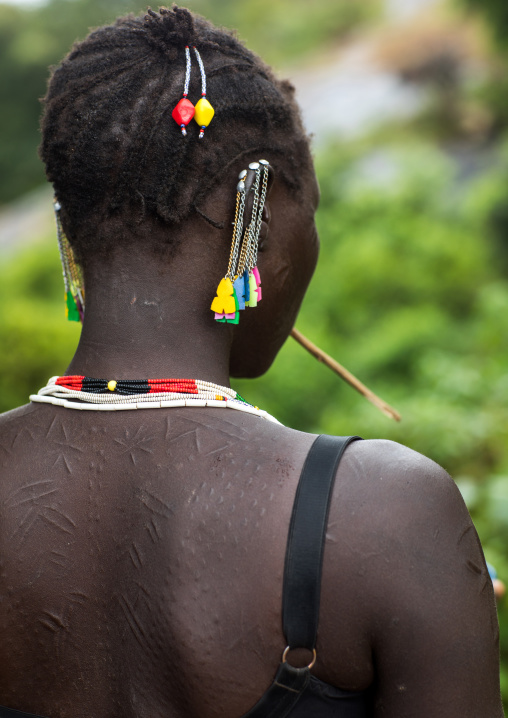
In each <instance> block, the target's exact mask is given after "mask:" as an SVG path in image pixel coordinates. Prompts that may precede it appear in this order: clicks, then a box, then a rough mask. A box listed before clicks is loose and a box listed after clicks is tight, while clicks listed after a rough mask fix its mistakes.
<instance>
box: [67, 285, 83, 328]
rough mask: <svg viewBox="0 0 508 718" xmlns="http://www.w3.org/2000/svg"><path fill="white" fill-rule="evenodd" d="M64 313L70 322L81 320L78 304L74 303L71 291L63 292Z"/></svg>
mask: <svg viewBox="0 0 508 718" xmlns="http://www.w3.org/2000/svg"><path fill="white" fill-rule="evenodd" d="M65 313H66V315H67V319H68V320H69V321H70V322H80V321H81V317H80V315H79V310H78V306H77V304H76V300H75V299H74V297H73V296H72V292H66V293H65Z"/></svg>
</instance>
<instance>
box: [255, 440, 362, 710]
mask: <svg viewBox="0 0 508 718" xmlns="http://www.w3.org/2000/svg"><path fill="white" fill-rule="evenodd" d="M359 438H360V437H359V436H347V437H336V436H325V435H321V436H318V437H317V439H316V440H315V442H314V443H313V444H312V447H311V449H310V451H309V453H308V455H307V459H306V460H305V464H304V466H303V469H302V473H301V476H300V481H299V483H298V488H297V490H296V496H295V501H294V504H293V513H292V516H291V522H290V525H289V535H288V543H287V548H286V562H285V566H284V586H283V594H282V624H283V630H284V635H285V637H286V640H287V643H288V645H289V646H290V647H291V648H301V647H303V648H310V649H311V650H312V649H313V648H314V646H315V643H316V634H317V625H318V619H319V600H320V595H321V569H322V564H323V550H324V543H325V537H326V526H327V523H328V509H329V505H330V498H331V495H332V488H333V483H334V480H335V474H336V473H337V467H338V465H339V461H340V460H341V458H342V455H343V453H344V451H345V449H346V447H347V446H348V445H349V444H350V443H351V442H352V441H356V440H357V439H359ZM309 681H310V670H309V668H308V667H307V668H294V667H293V666H291V665H290V664H289V663H285V662H282V663H281V664H280V665H279V669H278V671H277V675H276V676H275V680H274V681H273V683H272V685H271V686H270V687H269V688H268V690H267V691H266V693H265V694H264V695H263V696H262V697H261V698H260V700H259V701H258V702H257V703H256V705H255V706H254V707H253V708H251V710H250V711H249V712H248V713H246V714H245V715H244V716H243V718H284V717H285V716H288V715H289V714H290V713H291V711H292V709H293V708H294V706H295V705H296V703H297V702H298V700H299V698H300V696H301V695H302V693H303V691H304V690H305V688H306V687H307V685H308V683H309Z"/></svg>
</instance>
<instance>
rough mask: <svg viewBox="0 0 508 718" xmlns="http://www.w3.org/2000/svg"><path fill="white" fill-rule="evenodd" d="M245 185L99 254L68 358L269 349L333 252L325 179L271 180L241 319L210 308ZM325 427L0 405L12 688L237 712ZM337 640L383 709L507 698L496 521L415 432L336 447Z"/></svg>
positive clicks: (89, 362) (89, 705)
mask: <svg viewBox="0 0 508 718" xmlns="http://www.w3.org/2000/svg"><path fill="white" fill-rule="evenodd" d="M251 159H252V160H255V159H259V158H257V157H252V158H251ZM242 164H243V163H242ZM241 168H242V166H241V165H240V166H239V167H238V168H237V169H238V170H240V169H241ZM235 183H236V175H235V173H233V176H232V177H228V181H225V182H224V183H223V184H222V185H221V187H220V188H218V189H217V190H216V192H215V193H214V195H213V196H211V197H210V198H209V203H208V205H207V207H206V208H204V209H206V211H207V213H208V214H210V215H211V216H213V217H214V218H229V219H227V222H226V229H224V230H216V229H212V228H210V227H209V226H208V225H206V224H204V222H203V220H202V219H198V218H193V219H192V220H189V221H188V222H187V223H186V224H185V226H184V227H182V229H181V230H180V231H181V237H180V239H181V244H180V249H179V251H178V252H177V253H176V254H175V256H174V257H172V258H166V259H164V258H161V257H158V258H157V257H152V256H150V255H149V254H148V253H146V252H144V251H143V249H142V248H140V249H138V250H134V249H130V250H129V251H128V252H126V251H124V252H121V251H120V250H119V251H118V252H117V254H116V256H115V257H112V258H110V259H109V260H103V261H93V260H91V261H89V263H88V265H87V267H86V285H87V309H86V321H85V325H84V328H83V334H82V339H81V341H80V344H79V347H78V350H77V352H76V355H75V357H74V359H73V361H72V363H71V365H70V367H69V369H68V372H67V373H69V374H86V375H89V376H96V377H103V378H113V377H114V378H155V377H170V376H173V377H176V376H183V377H189V378H203V379H208V380H210V381H214V382H217V383H219V384H225V385H227V384H228V383H229V375H230V372H231V373H233V374H237V375H253V374H255V373H257V372H261V371H264V370H265V369H266V368H267V367H268V366H269V365H270V363H271V361H272V360H273V358H274V357H275V355H276V353H277V351H278V349H279V348H280V346H281V344H282V342H283V341H284V340H285V338H286V337H287V335H288V333H289V331H290V329H291V327H292V325H293V323H294V319H295V317H296V314H297V311H298V308H299V306H300V302H301V300H302V298H303V295H304V292H305V289H306V287H307V284H308V281H309V280H310V277H311V275H312V272H313V269H314V265H315V261H316V257H317V237H316V233H315V227H314V219H313V217H314V211H315V208H316V206H317V201H318V192H317V186H316V182H315V179H314V178H313V177H309V178H308V180H307V183H306V184H307V191H306V195H305V196H306V200H305V201H301V200H299V201H296V200H295V199H293V198H292V197H291V196H290V195H289V194H288V192H287V190H286V189H285V187H284V186H283V185H282V184H281V183H279V182H278V181H277V178H276V177H275V179H273V188H272V191H271V194H270V201H269V207H268V209H267V212H266V215H265V220H266V221H265V223H264V227H263V251H262V252H261V253H260V259H259V266H260V271H261V276H262V280H263V301H262V302H261V304H260V305H259V307H258V308H257V309H256V310H247V311H246V312H244V313H243V315H242V317H241V321H240V325H239V326H238V327H232V326H223V325H220V326H218V325H217V324H216V323H215V322H214V321H213V315H212V313H211V312H210V310H209V305H210V302H211V299H212V298H213V296H214V292H215V288H216V286H217V283H218V280H219V279H220V278H221V276H222V275H223V273H224V268H225V266H226V264H227V256H228V250H229V239H230V224H228V222H230V221H231V219H230V218H231V213H232V207H231V203H232V191H231V186H232V185H233V186H234V184H235ZM268 227H269V229H268ZM151 231H155V230H154V229H153V228H152V230H151ZM158 231H159V230H158ZM314 438H315V437H314V436H312V435H310V434H303V433H300V432H297V431H293V430H291V429H288V428H286V427H283V426H278V425H275V424H272V423H269V422H267V421H264V420H262V419H260V418H258V417H255V416H251V415H247V414H244V413H241V412H235V411H231V410H219V409H198V408H192V409H191V408H187V409H168V410H162V409H161V410H143V411H140V410H138V411H135V410H134V411H126V412H119V413H115V414H111V413H100V412H77V411H72V410H66V409H63V408H60V407H54V406H45V405H39V404H31V405H28V406H26V407H22V408H20V409H18V410H15V411H13V412H9V413H8V414H5V415H3V416H2V417H1V418H0V457H1V462H2V463H1V470H0V471H1V474H0V476H1V481H0V507H1V509H0V510H1V521H0V525H1V527H2V530H1V533H0V537H1V539H0V540H1V547H0V556H1V560H0V598H1V600H0V634H1V635H2V642H1V645H0V704H3V705H6V706H9V707H12V708H17V709H20V710H24V711H28V712H33V713H38V714H41V715H46V716H49V717H50V718H85V717H86V718H89V717H90V716H94V718H145V717H146V718H148V717H149V718H159V717H160V718H162V717H163V716H164V717H165V718H168V717H169V718H180V717H182V718H183V717H184V716H185V718H194V717H195V718H198V717H199V718H219V717H221V718H240V716H242V714H244V713H245V712H246V711H247V710H248V709H249V708H251V707H252V706H253V705H254V704H255V703H256V701H257V700H258V699H259V698H260V696H261V695H262V694H263V692H264V691H265V690H266V688H267V687H268V686H269V685H270V683H271V681H272V680H273V677H274V674H275V671H276V669H277V666H278V664H279V661H280V658H281V655H282V652H283V650H284V647H285V640H284V636H283V634H282V631H281V595H282V573H283V564H284V553H285V547H286V539H287V530H288V524H289V518H290V513H291V508H292V504H293V500H294V495H295V491H296V486H297V483H298V479H299V475H300V472H301V469H302V466H303V462H304V460H305V457H306V455H307V452H308V450H309V448H310V446H311V444H312V442H313V440H314ZM317 656H318V658H317V663H316V665H315V667H314V669H313V672H314V673H315V675H316V676H317V677H318V678H320V679H322V680H323V681H326V682H327V683H330V684H332V685H335V686H337V687H340V688H343V689H346V690H362V689H365V688H368V687H369V686H371V685H372V684H373V683H374V686H375V689H374V690H375V708H374V712H373V715H374V716H376V717H377V716H379V717H381V716H382V717H383V718H400V717H401V716H404V717H406V716H411V717H415V718H419V717H421V718H424V717H425V718H428V717H429V716H433V718H435V717H440V716H442V717H443V718H445V717H446V718H467V717H471V718H473V717H474V718H477V717H478V716H482V717H485V718H500V717H501V716H502V715H503V712H502V708H501V703H500V697H499V680H498V671H499V665H498V628H497V618H496V609H495V603H494V597H493V592H492V585H491V582H490V580H489V578H488V574H487V569H486V566H485V561H484V558H483V553H482V551H481V547H480V545H479V542H478V539H477V536H476V532H475V530H474V527H473V526H472V523H471V520H470V518H469V515H468V513H467V510H466V508H465V506H464V503H463V501H462V499H461V497H460V494H459V492H458V491H457V489H456V487H455V485H454V483H453V482H452V480H451V479H450V478H449V476H448V475H447V474H446V473H445V472H444V471H443V469H441V468H440V467H439V466H437V465H436V464H435V463H433V462H432V461H430V460H429V459H426V458H425V457H422V456H420V455H419V454H416V453H414V452H413V451H411V450H410V449H407V448H405V447H403V446H400V445H398V444H394V443H391V442H385V441H364V442H355V443H354V444H352V445H351V446H350V447H349V448H348V449H347V451H346V454H345V456H344V459H343V461H342V462H341V464H340V467H339V470H338V473H337V479H336V483H335V488H334V493H333V498H332V506H331V512H330V519H329V526H328V532H327V542H326V548H325V557H324V572H323V584H322V602H321V612H320V626H319V634H318V643H317ZM306 659H307V656H306V655H302V656H298V655H294V656H293V658H292V660H293V661H298V660H303V661H304V662H305V660H306Z"/></svg>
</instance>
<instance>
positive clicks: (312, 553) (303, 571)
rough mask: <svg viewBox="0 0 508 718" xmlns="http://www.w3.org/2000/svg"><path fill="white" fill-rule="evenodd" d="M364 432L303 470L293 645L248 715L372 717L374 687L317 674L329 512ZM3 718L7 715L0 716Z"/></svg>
mask: <svg viewBox="0 0 508 718" xmlns="http://www.w3.org/2000/svg"><path fill="white" fill-rule="evenodd" d="M359 438H360V437H358V436H348V437H338V436H326V435H321V436H318V437H317V439H316V440H315V442H314V443H313V445H312V447H311V449H310V451H309V453H308V455H307V458H306V460H305V464H304V466H303V469H302V474H301V476H300V481H299V483H298V489H297V491H296V496H295V502H294V504H293V513H292V515H291V523H290V524H289V534H288V543H287V548H286V562H285V566H284V584H283V592H282V628H283V631H284V636H285V638H286V643H287V646H288V647H287V648H286V650H285V651H284V654H283V657H282V663H281V664H280V666H279V669H278V671H277V674H276V676H275V679H274V681H273V683H272V685H271V686H270V688H268V690H267V691H266V693H265V694H264V695H263V696H262V697H261V699H260V700H259V701H258V702H257V703H256V705H255V706H254V707H253V708H252V709H251V710H250V711H249V712H248V713H246V714H245V715H244V716H243V717H242V718H286V716H288V717H290V718H368V716H369V715H372V712H371V710H370V706H371V701H370V691H358V692H357V691H343V690H341V689H340V688H335V686H331V685H329V684H328V683H324V682H323V681H320V680H318V679H317V678H316V677H315V676H313V675H311V672H310V669H311V668H312V666H313V665H314V661H315V658H316V637H317V628H318V621H319V604H320V598H321V571H322V567H323V552H324V545H325V537H326V528H327V525H328V511H329V507H330V499H331V495H332V489H333V484H334V481H335V475H336V473H337V468H338V465H339V462H340V460H341V458H342V456H343V454H344V451H345V449H346V447H347V446H348V445H349V444H350V443H351V442H352V441H356V440H358V439H359ZM290 648H291V649H293V648H307V649H308V650H309V651H312V654H313V658H312V662H311V664H310V665H309V666H307V667H306V668H293V666H291V665H289V663H287V662H286V660H285V659H286V655H287V653H288V652H289V650H290ZM0 717H1V714H0Z"/></svg>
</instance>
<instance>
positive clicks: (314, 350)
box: [291, 329, 401, 421]
mask: <svg viewBox="0 0 508 718" xmlns="http://www.w3.org/2000/svg"><path fill="white" fill-rule="evenodd" d="M291 336H292V337H293V339H296V341H297V342H298V344H301V345H302V347H304V349H307V351H308V352H309V353H310V354H312V356H313V357H315V358H316V359H317V360H318V361H320V362H322V363H323V364H325V365H326V366H327V367H328V368H329V369H331V370H332V371H334V372H335V373H336V374H338V375H339V376H340V377H341V379H344V381H347V383H348V384H350V385H351V386H352V387H353V389H356V391H359V392H360V394H362V395H363V396H364V397H365V398H366V399H368V400H369V401H370V402H371V403H372V404H374V406H377V408H378V409H379V410H380V411H382V412H383V414H385V415H386V416H388V417H390V419H395V421H400V419H401V416H400V414H399V412H398V411H396V410H395V409H394V408H393V407H391V406H390V405H389V404H387V403H386V402H385V401H383V400H382V399H380V398H379V396H376V394H374V392H372V391H371V390H370V389H369V388H367V387H366V386H365V384H362V382H361V381H359V380H358V379H357V378H356V377H355V376H353V374H351V372H349V371H348V370H347V369H346V368H345V367H343V366H342V364H339V362H338V361H335V359H333V358H332V357H331V356H330V355H329V354H326V353H325V352H324V351H323V350H322V349H320V348H319V347H318V346H316V345H315V344H313V343H312V342H311V341H310V340H309V339H307V337H305V336H304V335H303V334H302V333H301V332H299V331H298V329H293V330H292V331H291Z"/></svg>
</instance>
